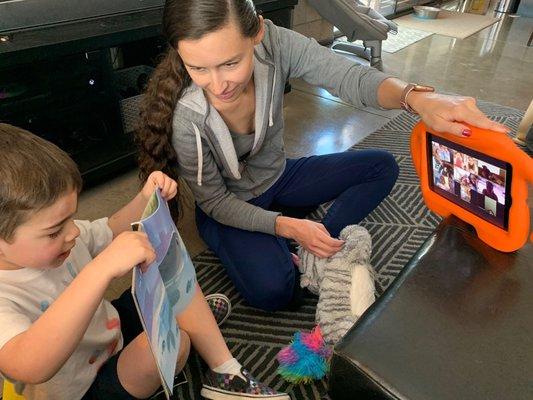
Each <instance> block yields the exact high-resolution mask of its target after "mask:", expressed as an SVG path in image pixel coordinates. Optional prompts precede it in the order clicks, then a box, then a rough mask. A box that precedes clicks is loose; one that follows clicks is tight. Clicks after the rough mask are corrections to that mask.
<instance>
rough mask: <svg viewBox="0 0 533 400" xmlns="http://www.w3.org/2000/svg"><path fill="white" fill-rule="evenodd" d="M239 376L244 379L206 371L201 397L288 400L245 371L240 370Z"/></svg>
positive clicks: (226, 399) (228, 399) (224, 399)
mask: <svg viewBox="0 0 533 400" xmlns="http://www.w3.org/2000/svg"><path fill="white" fill-rule="evenodd" d="M241 374H242V376H244V378H245V379H242V378H241V377H240V376H238V375H230V374H217V373H216V372H213V371H211V370H209V371H207V373H206V375H205V383H204V385H203V387H202V396H203V397H205V398H206V399H213V400H233V399H236V400H237V399H268V400H290V397H289V395H288V394H286V393H280V392H276V391H275V390H274V389H271V388H269V387H268V386H267V385H265V384H263V383H261V382H259V381H258V380H257V379H255V378H254V377H253V376H252V375H251V374H250V373H249V372H248V371H247V370H246V369H244V368H242V369H241Z"/></svg>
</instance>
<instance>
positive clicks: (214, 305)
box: [205, 293, 231, 326]
mask: <svg viewBox="0 0 533 400" xmlns="http://www.w3.org/2000/svg"><path fill="white" fill-rule="evenodd" d="M205 299H206V301H207V304H208V305H209V308H210V309H211V312H212V313H213V316H214V317H215V321H217V324H218V326H220V325H222V323H223V322H224V321H225V320H226V319H228V317H229V315H230V313H231V302H230V300H229V299H228V298H227V297H226V296H224V295H223V294H220V293H214V294H210V295H207V296H205Z"/></svg>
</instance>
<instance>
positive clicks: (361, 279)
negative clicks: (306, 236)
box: [298, 225, 375, 344]
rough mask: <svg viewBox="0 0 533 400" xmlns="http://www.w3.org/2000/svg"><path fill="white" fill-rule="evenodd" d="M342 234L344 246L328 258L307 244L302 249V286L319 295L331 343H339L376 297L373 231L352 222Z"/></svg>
mask: <svg viewBox="0 0 533 400" xmlns="http://www.w3.org/2000/svg"><path fill="white" fill-rule="evenodd" d="M339 238H340V239H342V240H344V241H345V244H344V247H343V249H342V250H341V251H339V252H338V253H337V254H335V255H334V256H333V257H330V258H327V259H320V258H318V257H315V256H314V255H313V254H311V253H309V252H308V251H307V250H305V249H303V248H300V249H299V250H298V256H299V257H300V272H301V273H302V276H301V286H302V287H307V288H308V289H309V290H310V291H311V292H312V293H314V294H317V295H318V296H319V298H318V305H317V310H316V322H317V323H318V324H319V325H320V328H321V330H322V333H323V335H324V339H325V340H326V342H328V343H330V344H334V343H336V342H337V341H338V340H339V339H340V338H341V337H342V336H343V335H344V334H345V333H346V332H347V331H348V329H350V328H351V327H352V326H353V324H354V323H355V321H357V319H358V318H359V317H360V316H361V315H362V314H363V313H364V312H365V310H366V309H367V308H368V307H370V305H371V304H372V303H373V302H374V300H375V287H374V271H373V269H372V266H371V265H370V255H371V253H372V238H371V237H370V234H369V233H368V231H367V230H366V229H365V228H363V227H362V226H359V225H349V226H347V227H346V228H344V229H343V230H342V231H341V233H340V236H339Z"/></svg>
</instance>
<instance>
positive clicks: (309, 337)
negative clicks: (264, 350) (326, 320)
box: [277, 325, 332, 384]
mask: <svg viewBox="0 0 533 400" xmlns="http://www.w3.org/2000/svg"><path fill="white" fill-rule="evenodd" d="M331 353H332V349H331V346H328V345H326V343H325V342H324V338H323V337H322V331H321V330H320V326H318V325H317V326H316V327H315V328H314V329H313V330H312V331H311V332H296V333H295V334H294V337H293V340H292V342H291V344H290V345H288V346H287V347H284V348H283V349H281V351H280V352H279V353H278V356H277V359H278V362H279V367H278V373H279V374H280V375H281V376H282V377H283V378H284V379H285V380H286V381H289V382H292V383H295V384H300V383H311V382H312V381H313V380H315V379H322V378H323V377H324V376H325V375H326V374H327V373H328V371H329V360H330V358H331Z"/></svg>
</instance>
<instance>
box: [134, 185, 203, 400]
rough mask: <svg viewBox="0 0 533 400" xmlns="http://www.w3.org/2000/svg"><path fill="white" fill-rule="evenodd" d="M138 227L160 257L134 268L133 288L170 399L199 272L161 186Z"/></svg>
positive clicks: (151, 199)
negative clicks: (183, 319) (180, 319)
mask: <svg viewBox="0 0 533 400" xmlns="http://www.w3.org/2000/svg"><path fill="white" fill-rule="evenodd" d="M132 227H133V229H134V230H139V231H143V232H145V233H146V234H147V235H148V239H149V240H150V243H151V244H152V246H153V247H154V249H155V252H156V260H155V261H154V262H153V263H152V264H150V265H149V266H148V269H147V270H146V271H145V272H144V273H143V272H142V271H141V269H140V267H135V268H134V269H133V280H132V284H131V291H132V294H133V299H134V301H135V305H136V307H137V311H138V312H139V316H140V318H141V322H142V324H143V327H144V330H145V332H146V334H147V335H148V341H149V342H150V347H151V349H152V353H153V355H154V357H155V360H156V363H157V367H158V369H159V374H160V376H161V382H162V386H163V390H164V391H165V395H166V397H167V399H168V398H169V397H170V396H171V395H172V391H173V382H174V374H175V369H176V362H177V358H178V350H179V346H180V335H179V328H178V324H177V322H176V315H177V314H179V313H181V312H182V311H183V310H184V309H185V308H186V307H187V305H188V304H189V302H190V301H191V299H192V297H193V295H194V292H195V288H196V274H195V270H194V267H193V265H192V262H191V259H190V257H189V253H188V252H187V250H186V248H185V245H184V244H183V241H182V240H181V237H180V235H179V233H178V230H177V229H176V225H175V224H174V221H172V218H171V216H170V211H169V209H168V205H167V203H166V201H165V200H164V199H163V198H162V197H161V192H160V190H159V189H157V190H156V191H155V192H154V194H153V195H152V197H151V198H150V201H149V202H148V205H147V206H146V208H145V210H144V213H143V215H142V219H141V220H140V221H139V222H137V223H134V224H132Z"/></svg>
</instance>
